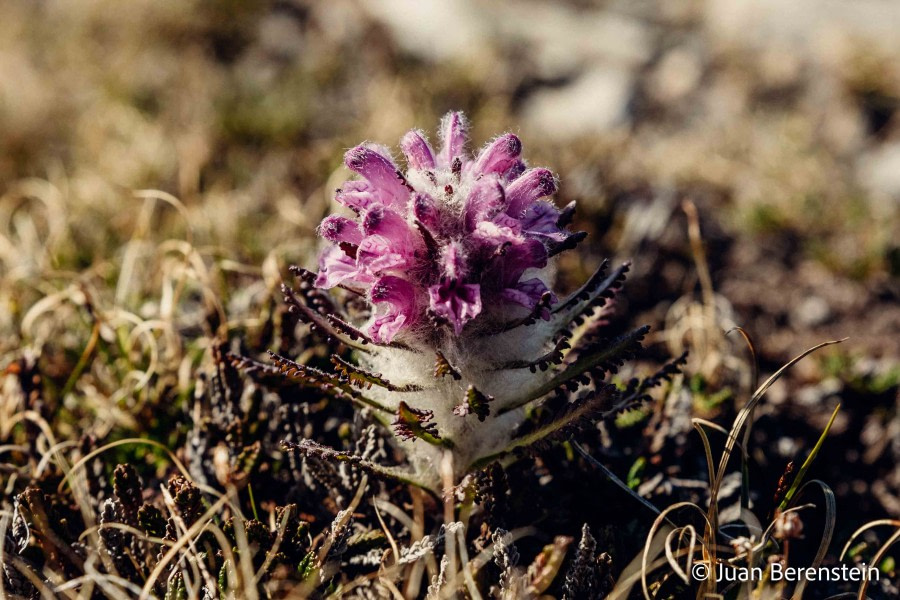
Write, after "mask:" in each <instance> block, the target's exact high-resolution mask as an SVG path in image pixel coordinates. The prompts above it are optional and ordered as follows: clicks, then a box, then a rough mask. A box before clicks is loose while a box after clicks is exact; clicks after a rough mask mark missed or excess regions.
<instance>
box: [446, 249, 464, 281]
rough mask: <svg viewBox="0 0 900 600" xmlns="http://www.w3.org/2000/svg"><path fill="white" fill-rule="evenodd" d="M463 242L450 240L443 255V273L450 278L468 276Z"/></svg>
mask: <svg viewBox="0 0 900 600" xmlns="http://www.w3.org/2000/svg"><path fill="white" fill-rule="evenodd" d="M463 257H464V253H463V249H462V244H460V243H459V242H450V244H449V245H448V246H447V247H446V248H445V249H444V253H443V256H441V266H442V274H443V275H444V277H447V278H450V279H462V278H463V277H465V276H466V274H467V272H468V269H467V268H466V264H465V259H464V258H463Z"/></svg>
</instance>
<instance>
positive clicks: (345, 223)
mask: <svg viewBox="0 0 900 600" xmlns="http://www.w3.org/2000/svg"><path fill="white" fill-rule="evenodd" d="M319 235H321V236H322V237H323V238H325V239H326V240H328V241H329V242H333V243H335V244H340V243H349V244H353V245H359V243H360V242H361V241H362V237H363V236H362V232H360V230H359V226H358V225H357V223H356V221H353V220H352V219H348V218H347V217H340V216H338V215H331V216H330V217H327V218H326V219H325V220H323V221H322V222H321V223H320V224H319Z"/></svg>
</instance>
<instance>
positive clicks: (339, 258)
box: [315, 246, 371, 289]
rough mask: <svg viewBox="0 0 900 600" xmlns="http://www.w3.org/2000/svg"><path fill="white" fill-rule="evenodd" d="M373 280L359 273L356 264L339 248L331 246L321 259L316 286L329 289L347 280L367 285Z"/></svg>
mask: <svg viewBox="0 0 900 600" xmlns="http://www.w3.org/2000/svg"><path fill="white" fill-rule="evenodd" d="M370 279H371V278H370V277H369V276H368V275H366V274H361V273H359V269H358V267H357V265H356V262H355V261H354V260H353V259H352V258H350V257H349V256H347V255H346V254H345V253H344V252H343V251H342V250H341V249H340V248H338V247H337V246H329V247H328V248H326V249H325V251H324V252H322V255H321V256H320V257H319V275H318V277H316V282H315V286H316V287H318V288H324V289H329V288H333V287H334V286H336V285H338V284H339V283H341V282H343V281H346V280H355V281H358V282H360V283H365V282H366V281H367V280H370Z"/></svg>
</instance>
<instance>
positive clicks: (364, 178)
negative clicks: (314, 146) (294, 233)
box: [316, 112, 583, 343]
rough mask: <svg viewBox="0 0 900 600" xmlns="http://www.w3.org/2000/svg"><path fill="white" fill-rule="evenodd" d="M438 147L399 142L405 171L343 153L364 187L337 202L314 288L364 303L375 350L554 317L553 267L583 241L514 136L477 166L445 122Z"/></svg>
mask: <svg viewBox="0 0 900 600" xmlns="http://www.w3.org/2000/svg"><path fill="white" fill-rule="evenodd" d="M440 140H441V144H440V149H439V150H437V151H435V150H434V149H433V148H432V146H431V145H430V144H429V142H428V140H427V139H426V137H425V135H424V134H423V133H422V132H420V131H417V130H413V131H410V132H408V133H407V134H406V135H405V136H403V138H402V139H401V141H400V149H401V151H402V152H403V155H404V156H405V158H406V165H407V168H406V171H403V170H402V169H401V168H400V167H399V166H398V165H397V164H396V163H395V162H394V160H393V159H392V158H391V155H390V152H389V151H388V150H387V149H386V148H383V147H380V146H377V145H373V144H363V145H360V146H357V147H355V148H352V149H351V150H349V151H348V152H347V153H346V155H345V157H344V163H345V164H346V166H347V167H348V168H349V169H350V170H352V171H354V172H355V173H357V174H359V176H360V178H359V179H357V180H352V181H348V182H346V184H345V185H344V186H342V187H341V189H339V190H338V191H337V194H336V200H337V201H338V202H339V203H340V204H342V205H344V206H346V207H347V208H348V209H350V214H349V215H348V216H338V215H332V216H330V217H328V218H326V219H325V220H324V221H323V222H322V224H321V225H320V227H319V234H320V235H321V236H322V237H323V238H324V239H325V240H327V241H328V242H329V243H330V246H329V247H328V248H326V250H325V251H324V252H323V253H322V255H321V257H320V259H319V275H318V277H317V279H316V286H318V287H321V288H332V287H335V286H338V285H341V286H343V287H346V288H350V289H352V290H355V291H358V292H360V293H362V294H364V295H365V296H366V298H367V299H368V300H369V302H370V303H371V304H372V305H373V306H374V307H375V311H374V314H373V316H372V318H371V319H370V321H369V323H368V325H367V328H368V333H369V335H371V337H372V338H373V339H374V340H375V341H376V342H379V343H389V342H391V341H392V340H394V339H395V338H398V339H401V340H403V341H405V342H413V343H414V342H416V341H421V340H423V339H428V338H430V337H433V336H434V335H435V334H436V332H438V331H440V330H442V331H444V332H445V333H452V335H454V336H457V337H459V336H465V335H467V333H468V332H470V331H484V330H485V329H487V330H490V329H491V326H492V325H496V324H497V323H501V322H503V321H508V320H510V318H512V317H515V316H522V315H527V314H529V313H531V312H534V313H535V314H536V316H537V317H541V318H543V319H549V318H550V312H549V310H548V308H549V307H550V306H551V305H553V304H554V303H556V302H557V299H556V296H555V295H553V294H552V293H551V292H550V291H549V286H548V281H547V278H548V273H547V271H546V267H547V264H548V259H549V258H550V257H552V256H553V255H555V254H557V253H558V252H559V251H560V250H562V249H565V248H567V247H571V246H572V245H574V243H575V242H577V241H578V240H579V239H581V237H583V234H573V233H570V232H568V231H566V230H565V223H564V221H565V219H564V218H562V215H563V213H562V212H561V211H560V210H559V209H557V208H556V206H555V205H554V204H553V202H552V201H551V200H549V197H550V196H552V195H553V194H554V193H555V192H556V180H555V178H554V176H553V174H552V173H551V172H550V171H549V170H547V169H544V168H528V167H527V166H526V164H525V162H524V160H523V159H522V157H521V154H522V143H521V141H520V140H519V138H518V137H517V136H515V135H514V134H512V133H507V134H504V135H501V136H499V137H497V138H495V139H494V140H492V141H491V142H489V143H488V144H487V145H485V147H484V148H482V149H481V151H479V152H478V153H477V154H476V155H475V156H474V157H472V156H470V155H469V154H468V153H467V151H466V145H467V143H468V136H467V123H466V120H465V118H464V117H463V115H462V114H461V113H458V112H451V113H449V114H447V115H446V116H445V117H444V119H443V120H442V121H441V127H440ZM479 324H483V325H484V326H485V327H484V328H481V327H478V325H479ZM435 325H438V328H437V329H436V328H435V327H434V326H435Z"/></svg>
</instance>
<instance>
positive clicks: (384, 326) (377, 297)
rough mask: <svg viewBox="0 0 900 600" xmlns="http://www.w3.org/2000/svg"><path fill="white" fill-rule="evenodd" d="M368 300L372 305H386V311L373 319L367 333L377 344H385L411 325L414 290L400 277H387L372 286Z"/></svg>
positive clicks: (413, 311) (413, 309) (414, 311)
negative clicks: (369, 299)
mask: <svg viewBox="0 0 900 600" xmlns="http://www.w3.org/2000/svg"><path fill="white" fill-rule="evenodd" d="M370 298H371V300H372V303H373V304H386V305H387V310H386V312H385V313H384V314H382V315H381V316H378V317H376V318H375V320H374V321H373V322H372V324H371V325H370V326H369V333H370V335H371V336H372V339H374V340H375V341H376V342H378V343H382V344H386V343H390V342H391V340H393V339H394V337H396V335H397V334H398V333H400V331H401V330H402V329H404V328H408V327H409V326H410V325H412V324H413V321H414V319H415V315H416V290H415V288H414V287H413V285H412V284H411V283H409V282H408V281H406V280H405V279H401V278H400V277H394V276H391V275H388V276H386V277H382V278H381V279H379V280H378V281H376V282H375V284H374V285H373V286H372V292H371V294H370Z"/></svg>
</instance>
